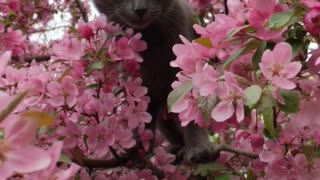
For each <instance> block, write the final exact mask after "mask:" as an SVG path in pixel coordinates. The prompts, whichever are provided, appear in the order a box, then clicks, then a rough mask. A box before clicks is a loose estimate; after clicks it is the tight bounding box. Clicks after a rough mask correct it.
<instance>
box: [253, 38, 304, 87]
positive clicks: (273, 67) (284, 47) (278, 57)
mask: <svg viewBox="0 0 320 180" xmlns="http://www.w3.org/2000/svg"><path fill="white" fill-rule="evenodd" d="M291 60H292V48H291V46H290V44H288V43H286V42H281V43H278V44H277V45H276V46H275V47H274V49H273V51H270V50H266V51H265V52H264V53H263V55H262V58H261V63H259V67H260V69H261V71H262V73H263V75H264V76H265V77H266V78H267V79H268V80H270V81H271V82H272V83H273V84H274V85H275V86H277V87H279V88H283V89H293V88H295V87H296V84H295V83H294V81H293V80H292V79H293V78H294V77H295V76H296V75H297V74H298V73H299V71H300V69H301V67H302V66H301V64H300V62H291Z"/></svg>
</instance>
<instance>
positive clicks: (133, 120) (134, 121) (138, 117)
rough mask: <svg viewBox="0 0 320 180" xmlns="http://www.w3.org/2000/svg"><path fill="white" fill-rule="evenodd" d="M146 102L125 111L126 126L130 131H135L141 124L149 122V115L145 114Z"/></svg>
mask: <svg viewBox="0 0 320 180" xmlns="http://www.w3.org/2000/svg"><path fill="white" fill-rule="evenodd" d="M147 105H148V102H144V101H142V102H139V103H138V104H137V106H136V107H129V108H128V110H127V112H126V113H127V117H128V126H129V128H130V129H135V128H136V127H138V126H139V124H141V123H149V122H151V118H152V117H151V115H150V114H149V113H148V112H146V111H147V107H148V106H147Z"/></svg>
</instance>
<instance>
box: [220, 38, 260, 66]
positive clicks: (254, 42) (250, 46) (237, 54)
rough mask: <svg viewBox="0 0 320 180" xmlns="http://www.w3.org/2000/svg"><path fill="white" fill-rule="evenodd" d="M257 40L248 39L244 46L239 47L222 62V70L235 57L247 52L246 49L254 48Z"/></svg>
mask: <svg viewBox="0 0 320 180" xmlns="http://www.w3.org/2000/svg"><path fill="white" fill-rule="evenodd" d="M258 42H259V41H257V40H254V39H250V40H249V41H248V42H247V44H246V46H245V47H243V48H241V49H239V50H238V51H237V52H236V53H234V54H233V55H232V56H230V57H229V58H228V59H227V60H226V61H225V62H224V64H223V70H225V69H226V68H227V67H228V66H229V65H230V64H231V63H232V62H233V61H234V60H235V59H237V58H238V57H239V56H241V55H243V54H245V53H247V52H248V51H250V50H252V49H255V48H256V47H257V46H258Z"/></svg>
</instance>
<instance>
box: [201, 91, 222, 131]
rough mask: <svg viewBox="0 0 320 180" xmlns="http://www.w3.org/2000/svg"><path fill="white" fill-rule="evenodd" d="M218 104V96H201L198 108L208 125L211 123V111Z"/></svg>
mask: <svg viewBox="0 0 320 180" xmlns="http://www.w3.org/2000/svg"><path fill="white" fill-rule="evenodd" d="M217 103H218V97H217V96H212V97H202V96H199V98H198V107H199V109H200V112H201V114H202V117H203V118H204V120H205V121H206V123H207V125H209V122H210V119H211V111H212V109H213V108H214V107H215V106H216V105H217Z"/></svg>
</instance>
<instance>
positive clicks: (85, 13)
mask: <svg viewBox="0 0 320 180" xmlns="http://www.w3.org/2000/svg"><path fill="white" fill-rule="evenodd" d="M75 2H76V4H77V6H78V8H79V10H80V13H81V15H82V18H83V21H84V22H88V16H87V12H86V11H85V10H84V8H83V6H82V4H81V3H80V1H79V0H75Z"/></svg>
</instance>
